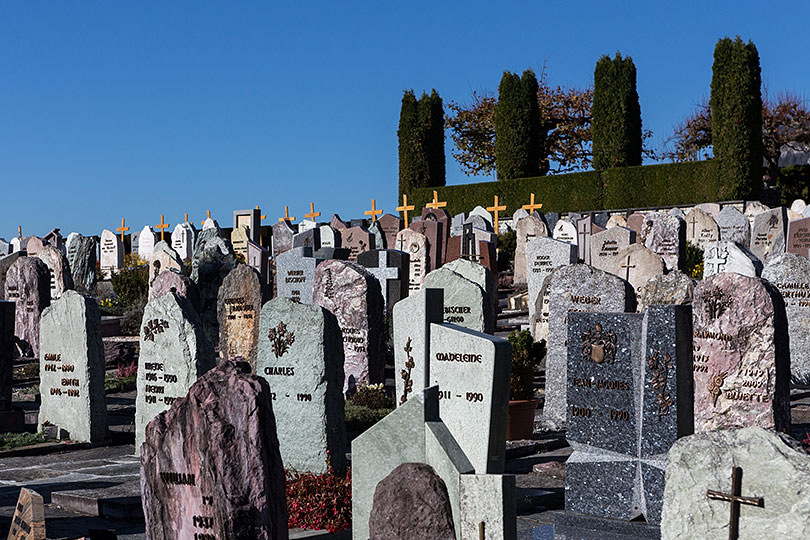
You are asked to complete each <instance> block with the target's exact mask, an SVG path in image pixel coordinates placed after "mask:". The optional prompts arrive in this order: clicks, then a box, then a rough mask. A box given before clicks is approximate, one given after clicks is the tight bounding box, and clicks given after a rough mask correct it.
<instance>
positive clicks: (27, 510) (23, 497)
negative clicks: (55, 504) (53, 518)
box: [7, 488, 46, 540]
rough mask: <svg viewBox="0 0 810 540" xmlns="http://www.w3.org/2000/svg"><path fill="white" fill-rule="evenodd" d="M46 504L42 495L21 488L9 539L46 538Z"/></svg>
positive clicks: (35, 539) (39, 539)
mask: <svg viewBox="0 0 810 540" xmlns="http://www.w3.org/2000/svg"><path fill="white" fill-rule="evenodd" d="M45 538H46V536H45V505H44V504H43V499H42V495H40V494H39V493H37V492H36V491H33V490H31V489H28V488H22V489H21V490H20V496H19V498H18V499H17V506H16V507H14V516H13V517H12V518H11V528H10V529H9V531H8V537H7V540H45Z"/></svg>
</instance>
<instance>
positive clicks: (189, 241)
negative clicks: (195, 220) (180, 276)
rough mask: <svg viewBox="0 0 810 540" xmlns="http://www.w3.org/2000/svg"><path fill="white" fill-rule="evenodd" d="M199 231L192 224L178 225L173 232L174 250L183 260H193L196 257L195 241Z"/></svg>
mask: <svg viewBox="0 0 810 540" xmlns="http://www.w3.org/2000/svg"><path fill="white" fill-rule="evenodd" d="M196 238H197V231H196V230H195V229H194V225H192V224H191V223H178V224H177V225H175V226H174V231H172V249H174V250H175V251H176V252H177V255H179V256H180V259H181V260H184V261H185V260H186V259H191V257H193V256H194V240H195V239H196Z"/></svg>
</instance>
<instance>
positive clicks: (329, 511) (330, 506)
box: [286, 463, 352, 532]
mask: <svg viewBox="0 0 810 540" xmlns="http://www.w3.org/2000/svg"><path fill="white" fill-rule="evenodd" d="M328 467H329V468H328V472H327V473H326V474H313V473H299V472H297V471H293V470H288V471H286V475H287V515H288V521H287V526H288V527H289V528H291V529H292V528H300V529H315V530H327V531H329V532H336V531H342V530H345V529H348V528H350V527H351V526H352V474H351V469H347V471H346V475H345V476H340V475H336V474H335V472H334V469H332V464H331V463H328Z"/></svg>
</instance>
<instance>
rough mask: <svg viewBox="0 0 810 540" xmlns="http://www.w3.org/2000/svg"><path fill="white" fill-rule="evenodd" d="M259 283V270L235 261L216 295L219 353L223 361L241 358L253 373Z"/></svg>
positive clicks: (256, 348)
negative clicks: (236, 263)
mask: <svg viewBox="0 0 810 540" xmlns="http://www.w3.org/2000/svg"><path fill="white" fill-rule="evenodd" d="M261 309H262V284H261V281H260V279H259V273H258V272H257V271H256V270H254V269H253V268H251V267H250V266H248V265H246V264H238V265H236V268H234V269H233V270H231V271H230V272H229V273H228V275H227V276H225V279H224V280H223V281H222V286H221V287H220V288H219V295H218V297H217V320H218V322H219V355H220V357H221V358H224V359H226V360H228V359H230V358H236V357H237V356H239V357H241V358H243V359H244V360H245V361H246V362H248V363H249V364H250V367H251V369H253V372H254V373H256V355H257V352H258V346H259V313H260V312H261Z"/></svg>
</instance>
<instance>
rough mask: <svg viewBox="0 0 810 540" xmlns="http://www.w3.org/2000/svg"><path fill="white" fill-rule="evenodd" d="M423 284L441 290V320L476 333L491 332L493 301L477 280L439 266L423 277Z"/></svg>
mask: <svg viewBox="0 0 810 540" xmlns="http://www.w3.org/2000/svg"><path fill="white" fill-rule="evenodd" d="M473 264H475V263H473ZM425 287H426V288H429V289H442V290H444V322H446V323H452V324H455V325H458V326H462V327H464V328H469V329H470V330H476V331H478V332H487V333H492V332H493V330H494V328H493V321H492V320H491V305H492V302H491V300H489V299H488V298H487V296H486V293H485V292H484V289H483V288H482V287H481V286H480V285H478V284H477V283H475V282H473V281H470V280H469V279H467V278H466V277H464V276H462V275H461V274H457V273H456V272H454V271H452V270H449V269H447V268H445V267H442V268H439V269H438V270H434V271H432V272H431V273H429V274H428V275H427V276H425Z"/></svg>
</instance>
